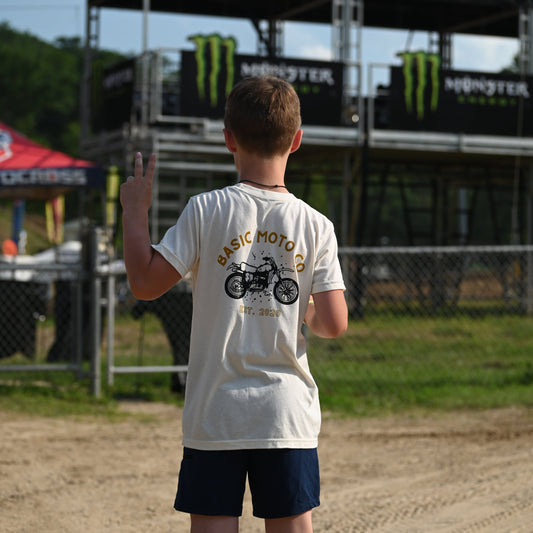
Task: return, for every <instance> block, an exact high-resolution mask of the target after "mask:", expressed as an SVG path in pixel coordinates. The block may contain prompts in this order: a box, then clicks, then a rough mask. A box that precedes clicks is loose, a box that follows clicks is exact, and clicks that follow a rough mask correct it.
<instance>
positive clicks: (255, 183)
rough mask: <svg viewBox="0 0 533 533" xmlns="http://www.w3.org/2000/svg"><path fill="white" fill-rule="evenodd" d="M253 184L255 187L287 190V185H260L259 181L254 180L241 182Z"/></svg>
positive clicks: (242, 181) (240, 181)
mask: <svg viewBox="0 0 533 533" xmlns="http://www.w3.org/2000/svg"><path fill="white" fill-rule="evenodd" d="M245 182H246V183H253V184H254V185H259V186H260V187H268V188H269V189H277V188H281V189H286V188H287V187H286V186H285V185H267V184H266V183H259V182H258V181H253V180H239V183H245Z"/></svg>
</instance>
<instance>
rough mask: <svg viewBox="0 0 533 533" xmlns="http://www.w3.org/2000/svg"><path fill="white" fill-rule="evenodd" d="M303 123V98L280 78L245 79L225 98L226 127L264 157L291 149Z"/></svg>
mask: <svg viewBox="0 0 533 533" xmlns="http://www.w3.org/2000/svg"><path fill="white" fill-rule="evenodd" d="M301 123H302V121H301V117H300V99H299V98H298V95H297V94H296V91H295V90H294V88H293V87H292V85H291V84H290V83H288V82H286V81H284V80H282V79H281V78H276V77H274V76H261V77H253V78H244V79H243V80H241V81H240V82H238V83H237V84H236V85H235V87H233V89H232V91H231V92H230V94H229V96H228V99H227V101H226V111H225V115H224V126H225V128H226V129H227V130H229V131H230V132H231V133H232V135H233V136H234V137H235V139H236V141H237V142H238V143H239V145H241V146H242V148H244V149H245V150H246V151H248V152H250V153H254V154H257V155H260V156H263V157H272V156H275V155H282V154H285V153H286V152H287V151H288V150H290V148H291V145H292V141H293V139H294V136H295V135H296V132H297V131H298V130H299V129H300V127H301Z"/></svg>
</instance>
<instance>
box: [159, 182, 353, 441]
mask: <svg viewBox="0 0 533 533" xmlns="http://www.w3.org/2000/svg"><path fill="white" fill-rule="evenodd" d="M154 248H155V249H156V250H157V251H158V252H159V253H160V254H161V255H162V256H163V257H164V258H165V259H166V260H167V261H169V262H170V263H171V264H172V265H173V266H174V267H175V268H176V270H177V271H178V272H179V273H180V274H181V276H185V275H186V274H187V273H190V274H191V281H192V291H193V318H192V331H191V346H190V356H189V371H188V375H187V387H186V392H185V407H184V413H183V444H184V446H186V447H189V448H196V449H201V450H231V449H245V448H314V447H316V446H317V440H318V433H319V430H320V406H319V400H318V390H317V387H316V384H315V382H314V380H313V377H312V376H311V373H310V371H309V366H308V361H307V353H306V342H305V338H304V336H303V335H302V333H301V326H302V322H303V318H304V315H305V311H306V309H307V305H308V301H309V296H310V294H313V293H317V292H324V291H330V290H334V289H342V290H344V289H345V286H344V283H343V279H342V273H341V269H340V264H339V260H338V256H337V240H336V238H335V233H334V229H333V224H332V223H331V222H330V221H329V220H328V219H327V218H326V217H324V216H323V215H322V214H320V213H319V212H318V211H316V210H314V209H313V208H311V207H310V206H308V205H307V204H306V203H305V202H303V201H301V200H299V199H298V198H296V197H295V196H294V195H292V194H287V193H279V192H274V191H265V190H262V189H258V188H255V187H251V186H249V185H246V184H244V183H240V184H237V185H233V186H230V187H226V188H224V189H220V190H214V191H211V192H207V193H203V194H199V195H197V196H194V197H193V198H191V199H190V200H189V202H188V203H187V205H186V207H185V209H184V210H183V213H182V214H181V216H180V217H179V219H178V221H177V223H176V224H175V225H174V226H173V227H172V228H170V229H169V230H168V231H167V233H166V234H165V236H164V237H163V239H162V240H161V242H160V243H159V244H157V245H154Z"/></svg>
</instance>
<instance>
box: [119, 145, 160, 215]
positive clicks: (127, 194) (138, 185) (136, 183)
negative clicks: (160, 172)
mask: <svg viewBox="0 0 533 533" xmlns="http://www.w3.org/2000/svg"><path fill="white" fill-rule="evenodd" d="M155 163H156V156H155V154H151V155H150V157H149V158H148V164H147V165H146V173H145V174H144V175H143V158H142V154H141V153H140V152H137V153H136V154H135V168H134V175H133V176H128V178H127V179H126V181H125V182H124V183H123V184H122V185H121V186H120V203H121V204H122V209H123V210H128V209H135V210H138V209H141V210H144V211H148V209H149V208H150V205H151V203H152V183H153V181H154V173H155Z"/></svg>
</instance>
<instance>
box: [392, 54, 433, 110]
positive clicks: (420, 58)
mask: <svg viewBox="0 0 533 533" xmlns="http://www.w3.org/2000/svg"><path fill="white" fill-rule="evenodd" d="M398 56H399V57H402V58H403V79H404V83H405V89H404V99H405V108H406V109H407V112H408V113H410V114H411V113H413V112H415V110H416V117H417V119H418V120H423V119H424V113H425V94H426V86H427V82H428V77H429V81H430V82H431V96H430V109H431V111H436V110H437V107H438V105H439V71H440V65H441V58H440V56H439V55H438V54H428V53H426V52H400V53H398ZM415 72H416V89H415ZM413 95H414V97H415V102H414V105H413Z"/></svg>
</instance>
